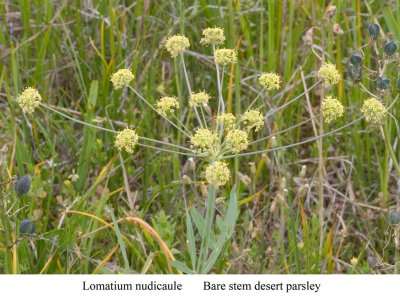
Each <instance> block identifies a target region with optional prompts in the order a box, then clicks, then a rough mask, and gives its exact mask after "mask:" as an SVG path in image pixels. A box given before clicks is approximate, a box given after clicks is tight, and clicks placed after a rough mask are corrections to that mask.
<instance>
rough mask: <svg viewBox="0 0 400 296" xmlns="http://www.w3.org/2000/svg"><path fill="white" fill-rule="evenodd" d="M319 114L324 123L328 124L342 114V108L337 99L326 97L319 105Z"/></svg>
mask: <svg viewBox="0 0 400 296" xmlns="http://www.w3.org/2000/svg"><path fill="white" fill-rule="evenodd" d="M321 113H322V116H323V117H324V120H325V122H326V123H330V122H332V121H334V120H336V119H337V118H339V117H342V116H343V114H344V107H343V105H342V103H340V102H339V100H338V99H336V98H334V97H332V96H326V97H325V98H324V100H323V101H322V104H321Z"/></svg>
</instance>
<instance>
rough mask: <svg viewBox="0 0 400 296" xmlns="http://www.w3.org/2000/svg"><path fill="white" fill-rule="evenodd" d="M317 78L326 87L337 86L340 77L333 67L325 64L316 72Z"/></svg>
mask: <svg viewBox="0 0 400 296" xmlns="http://www.w3.org/2000/svg"><path fill="white" fill-rule="evenodd" d="M318 77H319V78H321V79H323V80H324V82H325V84H326V85H331V84H337V83H339V82H340V79H341V76H340V73H339V71H338V70H337V69H336V67H335V65H333V64H331V63H325V64H323V65H322V66H321V68H320V69H319V70H318Z"/></svg>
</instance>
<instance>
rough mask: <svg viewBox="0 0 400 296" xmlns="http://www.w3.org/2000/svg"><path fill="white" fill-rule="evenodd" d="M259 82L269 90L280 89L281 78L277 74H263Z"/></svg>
mask: <svg viewBox="0 0 400 296" xmlns="http://www.w3.org/2000/svg"><path fill="white" fill-rule="evenodd" d="M258 82H259V83H260V84H261V85H262V86H264V87H265V88H266V89H267V90H273V89H279V88H280V84H281V78H280V77H279V75H277V74H275V73H262V74H261V76H260V78H258Z"/></svg>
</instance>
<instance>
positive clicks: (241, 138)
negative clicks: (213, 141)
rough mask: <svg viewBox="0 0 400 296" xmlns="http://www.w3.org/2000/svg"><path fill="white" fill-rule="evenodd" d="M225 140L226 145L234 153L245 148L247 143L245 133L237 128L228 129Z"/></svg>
mask: <svg viewBox="0 0 400 296" xmlns="http://www.w3.org/2000/svg"><path fill="white" fill-rule="evenodd" d="M225 140H226V147H227V148H228V149H229V150H231V151H232V152H233V153H234V154H236V153H239V152H241V151H243V150H246V149H247V146H248V145H249V140H248V136H247V133H246V132H245V131H242V130H239V129H234V130H230V131H228V133H227V134H226V138H225Z"/></svg>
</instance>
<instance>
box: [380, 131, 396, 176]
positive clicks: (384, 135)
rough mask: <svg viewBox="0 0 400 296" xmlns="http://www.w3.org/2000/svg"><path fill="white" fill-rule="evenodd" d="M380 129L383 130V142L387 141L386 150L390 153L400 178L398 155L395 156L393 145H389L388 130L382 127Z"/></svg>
mask: <svg viewBox="0 0 400 296" xmlns="http://www.w3.org/2000/svg"><path fill="white" fill-rule="evenodd" d="M380 129H381V133H382V137H383V140H384V141H385V145H386V148H387V149H388V151H389V155H390V158H391V159H392V161H393V166H394V169H395V170H396V173H397V176H398V177H400V166H399V163H398V162H397V159H396V155H395V154H394V151H393V148H392V145H391V144H390V143H389V137H388V133H387V130H386V128H383V127H382V126H381V127H380Z"/></svg>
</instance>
